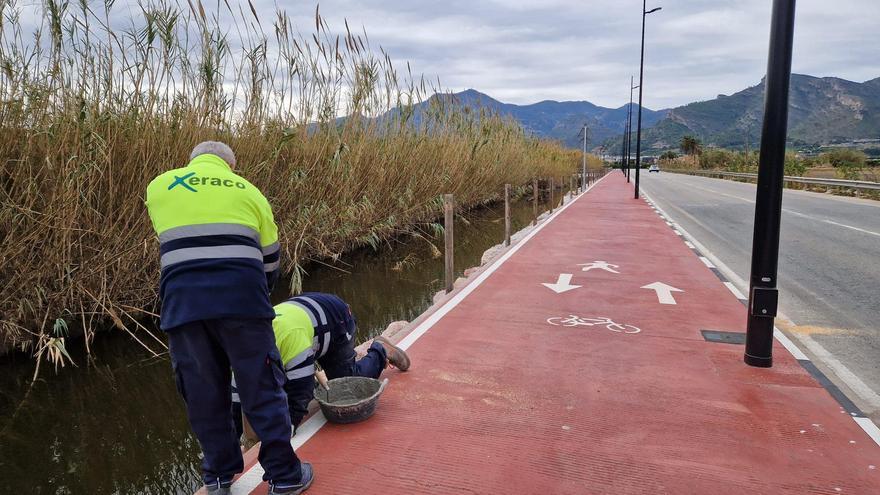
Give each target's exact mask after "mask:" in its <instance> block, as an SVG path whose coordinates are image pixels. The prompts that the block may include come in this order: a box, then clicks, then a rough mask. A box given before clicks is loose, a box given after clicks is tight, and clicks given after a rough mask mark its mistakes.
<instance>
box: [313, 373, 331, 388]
mask: <svg viewBox="0 0 880 495" xmlns="http://www.w3.org/2000/svg"><path fill="white" fill-rule="evenodd" d="M315 378H316V379H317V380H318V383H320V384H321V386H322V387H323V388H324V390H328V391H329V390H330V385H328V384H327V373H324V370H317V371H315Z"/></svg>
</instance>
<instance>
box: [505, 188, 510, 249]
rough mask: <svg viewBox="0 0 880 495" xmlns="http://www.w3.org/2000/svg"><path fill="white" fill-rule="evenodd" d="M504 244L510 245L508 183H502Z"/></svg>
mask: <svg viewBox="0 0 880 495" xmlns="http://www.w3.org/2000/svg"><path fill="white" fill-rule="evenodd" d="M504 245H505V246H510V184H504Z"/></svg>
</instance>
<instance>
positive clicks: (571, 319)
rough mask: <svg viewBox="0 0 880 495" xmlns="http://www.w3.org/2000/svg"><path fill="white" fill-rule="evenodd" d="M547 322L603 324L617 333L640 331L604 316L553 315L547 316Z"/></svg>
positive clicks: (585, 325) (568, 324)
mask: <svg viewBox="0 0 880 495" xmlns="http://www.w3.org/2000/svg"><path fill="white" fill-rule="evenodd" d="M547 323H549V324H551V325H554V326H558V327H593V326H605V328H607V329H608V330H611V331H612V332H617V333H639V332H641V331H642V329H641V328H639V327H636V326H633V325H627V324H621V323H615V322H614V321H612V320H611V318H606V317H596V318H584V317H580V316H575V315H568V316H567V317H562V316H554V317H553V318H547Z"/></svg>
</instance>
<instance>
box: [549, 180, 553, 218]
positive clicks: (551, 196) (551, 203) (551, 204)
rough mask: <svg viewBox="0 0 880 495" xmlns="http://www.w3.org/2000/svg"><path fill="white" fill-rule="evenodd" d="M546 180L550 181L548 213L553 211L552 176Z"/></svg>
mask: <svg viewBox="0 0 880 495" xmlns="http://www.w3.org/2000/svg"><path fill="white" fill-rule="evenodd" d="M548 180H549V181H550V213H553V177H550V178H549V179H548Z"/></svg>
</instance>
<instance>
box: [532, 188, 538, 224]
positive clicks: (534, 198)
mask: <svg viewBox="0 0 880 495" xmlns="http://www.w3.org/2000/svg"><path fill="white" fill-rule="evenodd" d="M532 225H538V179H533V180H532Z"/></svg>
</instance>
